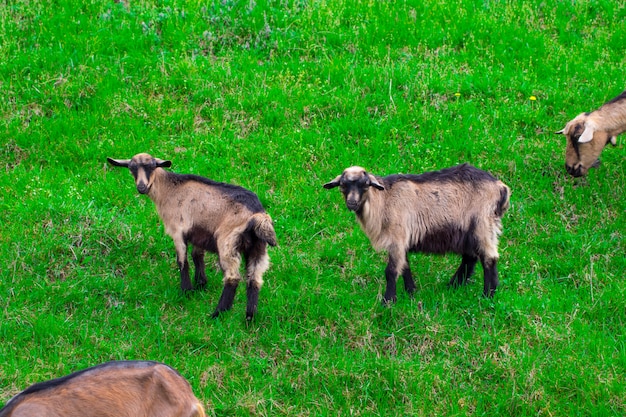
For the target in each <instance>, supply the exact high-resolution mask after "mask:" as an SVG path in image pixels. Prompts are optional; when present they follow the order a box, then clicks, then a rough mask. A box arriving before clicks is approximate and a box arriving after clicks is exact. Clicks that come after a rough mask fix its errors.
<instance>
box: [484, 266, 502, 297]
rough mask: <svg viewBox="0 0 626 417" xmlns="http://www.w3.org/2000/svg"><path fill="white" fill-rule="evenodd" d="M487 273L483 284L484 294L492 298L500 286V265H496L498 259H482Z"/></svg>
mask: <svg viewBox="0 0 626 417" xmlns="http://www.w3.org/2000/svg"><path fill="white" fill-rule="evenodd" d="M480 261H481V263H482V265H483V270H484V274H485V281H484V286H483V295H484V296H485V297H488V298H491V297H493V295H494V293H495V292H496V288H497V287H498V267H497V265H496V263H497V259H493V258H484V257H481V259H480Z"/></svg>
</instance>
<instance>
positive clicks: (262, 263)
mask: <svg viewBox="0 0 626 417" xmlns="http://www.w3.org/2000/svg"><path fill="white" fill-rule="evenodd" d="M107 160H108V161H109V163H111V164H112V165H115V166H120V167H127V168H129V169H130V172H131V173H132V174H133V176H134V178H135V184H136V186H137V191H138V192H139V193H141V194H147V195H148V197H150V199H151V200H152V201H154V203H155V205H156V208H157V211H158V213H159V216H160V217H161V219H162V220H163V223H164V225H165V231H166V233H167V234H168V235H170V236H171V237H172V239H174V246H175V247H176V257H177V260H178V265H179V267H180V286H181V288H182V289H183V291H188V290H191V289H192V285H191V280H190V278H189V262H188V259H187V245H188V244H191V245H192V246H193V250H192V252H191V258H192V259H193V262H194V265H195V268H196V271H195V277H194V279H195V283H196V286H197V287H203V286H204V285H205V284H206V275H205V271H204V269H205V264H204V253H205V251H209V252H213V253H217V254H218V256H219V262H220V266H221V268H222V270H223V271H224V289H223V291H222V295H221V297H220V300H219V302H218V305H217V308H216V309H215V312H214V313H213V317H217V316H218V315H219V313H220V312H222V311H226V310H229V309H230V308H231V307H232V304H233V300H234V298H235V291H236V290H237V285H238V284H239V281H241V274H240V272H239V268H240V266H241V256H242V255H243V257H244V258H245V260H246V281H247V298H248V304H247V308H246V318H247V319H249V320H250V319H252V317H253V316H254V313H255V312H256V309H257V304H258V298H259V290H260V289H261V286H262V285H263V273H264V272H265V271H266V270H267V268H268V267H269V256H268V255H267V245H268V244H269V245H270V246H276V233H275V232H274V226H273V224H272V219H271V218H270V216H269V215H268V214H267V213H266V212H265V210H264V209H263V206H262V205H261V202H260V201H259V199H258V197H257V196H256V194H254V193H253V192H252V191H249V190H246V189H245V188H242V187H239V186H236V185H232V184H225V183H220V182H215V181H212V180H210V179H208V178H204V177H200V176H197V175H181V174H175V173H172V172H168V171H165V170H164V169H163V168H162V167H170V166H171V165H172V163H171V162H170V161H164V160H161V159H156V158H153V157H152V156H150V155H148V154H146V153H140V154H137V155H135V156H133V158H132V159H125V160H119V159H112V158H107Z"/></svg>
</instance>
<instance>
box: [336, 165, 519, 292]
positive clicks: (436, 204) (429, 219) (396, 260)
mask: <svg viewBox="0 0 626 417" xmlns="http://www.w3.org/2000/svg"><path fill="white" fill-rule="evenodd" d="M334 187H340V190H341V192H342V194H343V196H344V199H345V201H346V205H347V207H348V209H350V210H351V211H354V212H355V213H356V218H357V220H358V222H359V224H360V225H361V227H362V229H363V230H364V231H365V234H366V235H367V236H368V237H369V239H370V241H371V243H372V246H374V249H376V250H386V251H387V252H388V255H389V263H388V264H387V268H386V269H385V277H386V281H387V288H386V290H385V294H384V296H383V302H384V303H388V302H390V301H395V300H396V281H397V279H398V277H399V276H400V275H402V278H403V279H404V287H405V289H406V290H407V291H408V292H409V293H413V292H414V291H415V282H414V281H413V275H412V274H411V268H410V266H409V260H408V256H407V255H408V253H409V252H425V253H438V254H444V253H447V252H453V253H458V254H460V255H462V261H461V265H460V266H459V268H458V269H457V271H456V273H455V274H454V276H453V277H452V279H451V281H450V285H452V286H458V285H461V284H465V283H466V282H467V280H468V278H469V277H470V276H471V275H472V273H473V272H474V267H475V265H476V262H477V261H478V260H480V262H481V263H482V265H483V270H484V287H483V294H484V295H485V296H487V297H491V296H493V294H494V292H495V290H496V288H497V286H498V270H497V267H496V263H497V261H498V257H499V255H498V236H499V235H500V233H501V229H502V223H501V217H502V215H503V214H504V212H505V211H506V210H507V209H508V207H509V196H510V194H511V191H510V189H509V187H507V186H506V185H505V184H504V183H502V182H501V181H498V180H497V179H496V178H494V177H493V176H492V175H491V174H489V173H487V172H485V171H481V170H479V169H477V168H474V167H473V166H470V165H467V164H463V165H459V166H456V167H452V168H447V169H443V170H441V171H435V172H427V173H424V174H421V175H390V176H387V177H377V176H374V175H372V174H370V173H368V172H366V171H365V169H364V168H361V167H357V166H354V167H350V168H347V169H345V170H344V171H343V173H342V174H341V175H339V176H337V177H336V178H335V179H334V180H332V181H331V182H329V183H327V184H324V188H334Z"/></svg>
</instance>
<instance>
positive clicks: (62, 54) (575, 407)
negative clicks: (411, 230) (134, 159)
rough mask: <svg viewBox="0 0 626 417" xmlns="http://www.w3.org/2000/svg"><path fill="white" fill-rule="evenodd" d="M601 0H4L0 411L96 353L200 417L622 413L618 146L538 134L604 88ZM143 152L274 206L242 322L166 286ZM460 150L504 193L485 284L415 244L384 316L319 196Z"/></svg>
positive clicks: (370, 262)
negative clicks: (123, 164) (494, 286)
mask: <svg viewBox="0 0 626 417" xmlns="http://www.w3.org/2000/svg"><path fill="white" fill-rule="evenodd" d="M624 22H626V10H625V9H624V8H623V7H622V6H620V5H619V4H617V3H615V2H609V1H599V2H576V3H575V4H572V3H571V2H569V3H564V2H555V1H547V2H542V3H540V4H531V3H524V4H518V3H516V2H513V3H511V2H509V3H502V2H493V1H492V2H483V1H480V2H470V1H464V2H461V3H458V2H457V3H450V2H443V1H434V2H427V3H414V2H373V3H372V2H362V1H330V2H313V3H310V2H309V3H307V2H301V1H286V2H261V1H259V2H230V1H221V2H210V3H209V4H206V5H198V4H196V3H194V2H184V1H166V2H160V3H158V4H155V3H154V2H146V1H120V2H115V1H113V2H82V3H81V4H78V3H76V2H69V1H61V2H58V3H57V4H55V7H50V5H49V4H47V3H45V2H37V1H18V2H13V3H11V4H10V5H5V6H2V7H0V27H1V28H2V30H0V92H1V94H2V97H3V100H0V117H1V120H2V124H1V125H0V127H1V129H2V130H1V132H2V133H1V134H2V139H0V157H1V161H2V164H1V165H0V166H1V167H3V169H2V170H0V224H1V225H2V226H1V227H0V259H1V261H0V270H1V271H2V279H1V280H0V302H1V304H0V306H1V310H2V318H1V319H0V338H1V341H2V347H1V348H0V402H2V403H5V402H6V401H7V400H8V399H9V398H10V397H11V396H12V395H13V394H15V393H17V392H19V391H20V390H22V389H24V388H25V387H26V386H28V385H29V384H31V383H34V382H37V381H41V380H44V379H48V378H53V377H57V376H60V375H63V374H66V373H69V372H72V371H74V370H77V369H80V368H84V367H87V366H90V365H93V364H96V363H99V362H104V361H107V360H111V359H150V360H159V361H163V362H166V363H168V364H170V365H172V366H174V367H175V368H177V369H179V370H180V372H181V373H182V374H183V375H185V377H187V378H188V379H189V380H190V382H191V384H192V386H193V388H194V390H195V392H196V393H197V394H198V396H199V397H200V398H201V399H202V401H203V402H204V403H205V404H206V405H207V411H208V414H209V415H214V416H230V415H289V416H293V415H494V414H503V415H520V416H526V415H528V416H530V415H538V414H547V415H568V416H569V415H621V414H624V412H625V411H626V404H625V403H624V398H626V397H625V395H624V394H625V392H626V387H625V383H624V381H625V380H626V375H625V372H624V369H626V362H625V359H624V358H626V346H625V345H624V340H626V339H625V338H624V328H625V324H626V323H625V322H626V308H625V307H626V306H625V301H624V300H626V294H625V292H626V285H625V284H624V280H623V276H622V275H623V271H624V270H625V269H626V260H625V257H624V252H625V249H626V247H625V243H624V227H623V224H625V222H626V217H625V211H626V203H625V201H626V199H625V197H624V184H625V183H626V181H625V178H624V175H625V173H624V164H623V162H622V161H623V155H624V147H623V141H622V140H621V138H618V143H619V144H618V146H617V147H616V148H611V147H609V148H607V149H606V150H605V151H604V153H603V155H602V161H603V163H602V165H601V167H600V168H598V169H595V170H592V171H591V172H590V174H589V176H588V177H587V178H584V179H572V178H570V177H568V176H567V174H566V173H565V170H564V168H563V165H564V145H565V144H564V143H563V138H562V136H557V135H554V133H553V132H555V131H557V130H559V129H561V128H562V127H563V126H564V124H565V123H566V122H567V121H568V120H569V119H570V118H572V117H573V116H575V115H576V114H578V113H580V112H582V111H589V110H592V109H594V108H596V107H598V106H599V105H601V104H602V103H603V102H605V101H607V100H608V99H610V98H612V97H614V96H615V95H617V94H618V93H620V92H621V91H622V90H623V88H624V85H623V81H622V80H623V67H624V55H623V45H624V44H626V37H625V36H626V35H625V34H626V27H625V23H624ZM138 152H150V153H151V154H153V155H155V156H158V157H161V158H167V159H171V160H172V162H173V166H172V170H173V171H175V172H181V173H194V174H199V175H204V176H208V177H210V178H213V179H215V180H219V181H228V182H233V183H236V184H239V185H242V186H244V187H247V188H249V189H251V190H253V191H254V192H256V193H257V194H258V195H259V197H260V199H261V201H262V202H263V204H264V206H265V207H266V209H267V211H268V212H269V213H270V214H271V215H272V217H273V219H274V221H275V227H276V231H277V235H278V239H279V247H277V248H274V249H272V250H271V251H270V256H271V259H272V267H271V268H270V270H269V271H268V273H267V274H266V276H265V280H266V284H265V286H264V287H263V289H262V291H261V298H260V303H259V314H258V316H257V317H256V319H255V321H254V322H253V323H252V324H250V325H247V324H246V323H245V320H244V305H245V291H241V289H240V291H239V293H238V295H237V297H236V300H235V305H234V307H233V310H232V312H230V313H227V314H224V315H223V316H220V318H219V319H218V320H212V319H210V316H209V313H210V312H211V311H212V309H213V308H214V306H215V304H216V302H217V298H218V297H219V293H220V291H221V279H222V276H221V273H220V272H219V271H218V269H217V267H216V264H215V262H214V257H213V258H209V261H208V262H207V265H208V268H207V269H208V270H207V275H208V277H209V282H208V285H207V289H206V291H203V292H199V293H194V294H192V295H191V296H190V297H185V296H183V295H182V294H181V293H180V290H179V288H178V271H177V267H176V262H175V254H174V249H173V245H172V242H171V239H170V238H169V237H167V236H166V235H165V233H164V231H163V227H162V225H161V224H160V221H159V219H158V217H157V215H156V211H155V209H154V207H153V204H152V203H151V202H150V201H149V200H148V199H147V198H145V196H140V195H138V194H137V193H136V191H135V188H134V186H133V183H132V178H131V176H130V175H129V174H128V172H127V171H123V170H113V169H111V168H110V167H108V166H107V164H106V157H107V156H110V157H115V158H128V157H130V156H132V155H133V154H135V153H138ZM461 162H469V163H471V164H473V165H476V166H478V167H480V168H483V169H486V170H488V171H490V172H492V173H493V174H494V175H496V176H497V177H499V178H500V179H502V180H503V181H504V182H505V183H507V184H508V185H509V186H510V187H511V189H512V192H513V195H512V198H511V209H510V210H509V212H508V213H507V214H506V215H505V217H504V221H503V223H504V233H503V235H502V239H501V244H500V253H501V259H500V264H499V265H500V268H499V271H500V278H501V287H500V288H499V290H498V293H497V295H496V297H495V298H494V299H493V300H486V299H483V298H482V297H481V296H480V293H481V288H482V285H481V281H482V269H481V268H477V269H478V270H477V273H476V276H475V277H474V279H473V281H472V283H471V284H470V285H468V286H467V287H463V288H460V289H458V290H450V289H448V288H447V287H446V283H447V282H448V280H449V277H450V275H451V274H452V273H453V272H454V270H455V268H456V267H457V266H458V265H457V264H458V260H457V259H456V257H455V256H446V257H433V256H427V255H421V254H416V255H411V257H410V260H411V264H412V269H413V271H414V275H415V279H416V284H417V287H418V290H417V292H416V294H415V296H414V298H410V297H409V296H408V295H407V294H406V293H404V292H403V291H402V290H400V291H399V294H398V302H397V303H396V304H395V305H394V306H392V307H388V308H385V307H382V306H381V304H380V300H381V297H382V291H383V290H384V276H383V275H384V274H383V271H384V266H385V256H384V254H379V253H375V252H374V251H373V250H372V249H371V246H370V244H369V242H368V241H367V238H366V237H365V235H364V234H363V233H362V232H361V231H360V230H359V229H358V226H357V225H356V222H355V219H354V216H353V215H352V214H351V213H350V212H348V210H347V209H346V208H345V205H344V204H343V203H342V199H341V197H340V195H339V193H338V192H336V190H334V191H335V192H331V191H327V190H324V189H323V188H322V187H321V185H322V184H323V183H325V182H327V181H329V180H330V179H332V178H334V177H335V176H336V175H337V174H339V173H340V172H341V171H342V170H343V168H345V167H346V166H348V165H354V164H358V165H362V166H364V167H366V168H367V169H368V170H370V171H371V172H373V173H375V174H380V175H386V174H392V173H397V172H411V173H419V172H423V171H426V170H432V169H439V168H443V167H447V166H450V165H455V164H458V163H461Z"/></svg>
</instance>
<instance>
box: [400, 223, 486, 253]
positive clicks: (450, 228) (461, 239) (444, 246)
mask: <svg viewBox="0 0 626 417" xmlns="http://www.w3.org/2000/svg"><path fill="white" fill-rule="evenodd" d="M473 235H474V233H473V232H471V231H464V230H462V229H461V228H460V227H458V226H455V225H446V226H444V227H441V228H438V229H433V230H428V231H427V232H426V233H425V234H424V235H423V236H422V237H421V238H420V239H419V241H418V242H416V243H415V244H414V245H412V246H411V247H410V248H409V250H410V251H411V252H425V253H435V254H444V253H448V252H454V253H460V254H462V253H465V254H469V253H475V251H476V239H474V238H473Z"/></svg>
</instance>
